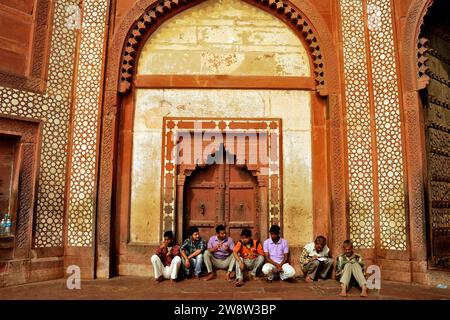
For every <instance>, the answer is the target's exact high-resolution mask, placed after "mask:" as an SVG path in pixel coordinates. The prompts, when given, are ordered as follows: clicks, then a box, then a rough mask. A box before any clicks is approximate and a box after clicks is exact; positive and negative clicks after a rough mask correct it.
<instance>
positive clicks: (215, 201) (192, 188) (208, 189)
mask: <svg viewBox="0 0 450 320" xmlns="http://www.w3.org/2000/svg"><path fill="white" fill-rule="evenodd" d="M257 199H258V197H257V183H256V178H255V177H253V176H252V174H251V173H250V172H248V171H247V170H246V169H245V168H240V167H238V166H236V165H231V164H214V165H210V166H207V167H205V168H197V169H196V170H195V171H194V172H193V173H192V175H191V177H189V178H188V179H187V180H186V188H185V201H184V203H185V215H184V219H185V221H184V223H183V225H184V229H185V230H184V231H185V232H184V237H187V230H188V229H189V227H191V226H196V227H198V228H199V230H200V235H201V236H202V237H203V238H204V239H209V237H211V236H212V235H214V234H215V227H216V226H217V225H218V224H224V225H225V226H226V227H227V232H228V233H229V234H231V236H232V237H233V239H235V240H238V239H239V237H240V232H241V229H243V228H249V229H253V230H254V232H258V228H259V226H258V214H257V212H258V210H257Z"/></svg>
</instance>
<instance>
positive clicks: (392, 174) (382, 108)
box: [367, 0, 406, 250]
mask: <svg viewBox="0 0 450 320" xmlns="http://www.w3.org/2000/svg"><path fill="white" fill-rule="evenodd" d="M367 6H368V12H369V13H370V12H371V14H373V15H374V17H376V19H378V21H374V22H373V24H372V25H371V24H369V28H368V32H369V39H370V58H371V65H372V79H373V83H372V87H373V99H374V107H375V123H376V141H377V155H378V189H379V192H378V196H379V212H380V217H379V219H380V247H381V249H389V250H406V208H405V191H404V190H405V185H404V183H405V181H404V171H403V170H404V168H403V151H402V132H401V119H400V101H399V84H398V76H397V62H396V52H395V43H394V31H393V27H392V26H393V20H392V13H391V1H390V0H367Z"/></svg>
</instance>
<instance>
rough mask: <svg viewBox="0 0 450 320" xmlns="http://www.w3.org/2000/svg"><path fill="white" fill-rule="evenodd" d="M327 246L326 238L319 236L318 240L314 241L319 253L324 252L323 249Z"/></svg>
mask: <svg viewBox="0 0 450 320" xmlns="http://www.w3.org/2000/svg"><path fill="white" fill-rule="evenodd" d="M326 244H327V239H326V238H325V237H324V236H317V238H316V240H314V247H315V248H316V251H317V252H320V251H322V249H323V248H324V247H325V245H326Z"/></svg>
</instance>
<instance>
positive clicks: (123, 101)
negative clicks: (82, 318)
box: [96, 0, 347, 277]
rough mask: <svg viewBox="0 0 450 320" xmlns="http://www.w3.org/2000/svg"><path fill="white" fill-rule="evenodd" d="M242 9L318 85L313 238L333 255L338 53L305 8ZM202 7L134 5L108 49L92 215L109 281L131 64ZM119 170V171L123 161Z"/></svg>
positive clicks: (278, 0) (341, 181) (340, 184)
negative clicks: (289, 45)
mask: <svg viewBox="0 0 450 320" xmlns="http://www.w3.org/2000/svg"><path fill="white" fill-rule="evenodd" d="M244 1H246V2H248V3H250V4H252V5H255V6H257V7H259V8H261V9H263V10H266V11H268V12H270V13H272V14H273V15H275V16H277V17H278V18H280V19H281V20H283V21H285V22H286V24H287V25H289V26H290V27H291V28H292V29H293V30H294V31H295V32H296V33H297V35H298V36H299V38H300V39H301V40H302V41H303V43H304V44H305V45H306V47H307V48H309V50H310V61H311V63H312V66H313V68H312V70H313V72H314V81H315V88H314V89H313V91H315V92H316V93H317V94H316V95H315V96H314V97H313V100H312V109H313V117H312V119H313V120H312V121H313V146H314V147H313V148H315V149H313V163H316V165H315V168H314V169H313V181H314V184H313V194H316V195H317V196H316V197H315V198H314V200H313V206H314V232H315V233H322V234H325V235H327V236H328V237H329V238H330V239H331V241H330V242H331V244H332V247H333V248H336V247H337V245H336V244H337V243H341V242H342V241H343V240H344V238H345V237H346V233H347V228H346V211H345V207H346V206H345V169H344V167H345V164H344V163H345V162H344V159H345V158H344V154H345V153H344V145H343V132H344V131H343V128H342V119H341V117H342V116H341V115H342V111H341V108H342V103H341V95H340V93H339V92H340V90H339V86H340V85H339V77H338V76H336V75H338V74H339V72H338V61H339V60H338V57H337V49H336V46H335V44H334V42H333V40H332V36H331V33H330V31H329V29H328V26H327V24H326V23H325V21H324V20H323V18H322V16H321V15H320V13H319V12H318V10H317V8H315V7H314V6H313V5H312V4H311V3H310V2H309V1H299V0H294V1H283V0H244ZM200 2H202V0H192V1H189V0H178V1H175V0H173V1H169V0H168V1H165V2H160V1H155V0H141V1H138V2H137V3H136V4H135V5H134V6H133V7H132V8H131V9H130V11H129V12H128V14H127V15H126V16H125V17H124V18H123V20H122V22H121V24H120V25H119V26H118V27H117V28H116V31H115V34H114V36H113V39H112V42H111V45H110V46H109V48H108V58H107V67H106V77H105V78H106V85H105V92H104V99H103V102H104V103H103V110H102V130H101V132H102V133H101V155H100V171H99V172H100V180H99V196H98V210H97V257H96V276H97V277H110V276H111V259H112V255H111V253H112V251H113V250H112V237H113V235H112V232H111V230H112V228H111V227H112V216H114V211H115V210H117V208H116V205H117V200H118V199H120V197H121V196H122V195H120V194H117V193H116V191H115V188H114V186H115V185H116V183H117V177H119V176H120V168H118V167H117V162H118V160H120V159H118V155H119V154H120V149H118V144H117V140H118V138H119V137H118V132H119V130H120V127H121V126H122V125H123V124H126V123H127V122H128V121H132V120H131V119H132V118H130V115H129V112H127V110H128V109H132V108H130V106H132V105H133V97H132V95H123V94H126V93H127V92H128V90H129V89H130V88H131V87H130V86H132V81H131V80H132V78H133V76H134V67H133V66H134V65H135V63H136V61H135V59H136V57H137V56H138V53H139V51H140V48H141V47H142V46H143V44H144V43H145V39H147V38H148V37H149V36H150V34H151V33H152V32H153V31H154V30H155V29H156V28H157V27H158V26H159V25H160V24H161V23H162V22H164V21H165V20H167V19H169V18H170V17H172V16H173V15H175V14H177V13H178V12H181V11H182V10H185V9H187V8H189V7H191V6H194V5H195V4H197V3H200ZM120 93H122V95H121V94H120ZM326 110H328V111H327V112H326ZM128 111H129V110H128ZM127 113H128V114H127ZM327 114H328V118H327ZM119 162H120V163H121V165H123V161H119ZM118 169H119V172H118V173H117V172H116V170H118ZM331 226H333V227H331Z"/></svg>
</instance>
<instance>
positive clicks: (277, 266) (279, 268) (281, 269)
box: [275, 263, 283, 271]
mask: <svg viewBox="0 0 450 320" xmlns="http://www.w3.org/2000/svg"><path fill="white" fill-rule="evenodd" d="M275 268H277V270H278V271H283V267H282V265H281V264H279V263H277V264H276V265H275Z"/></svg>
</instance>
